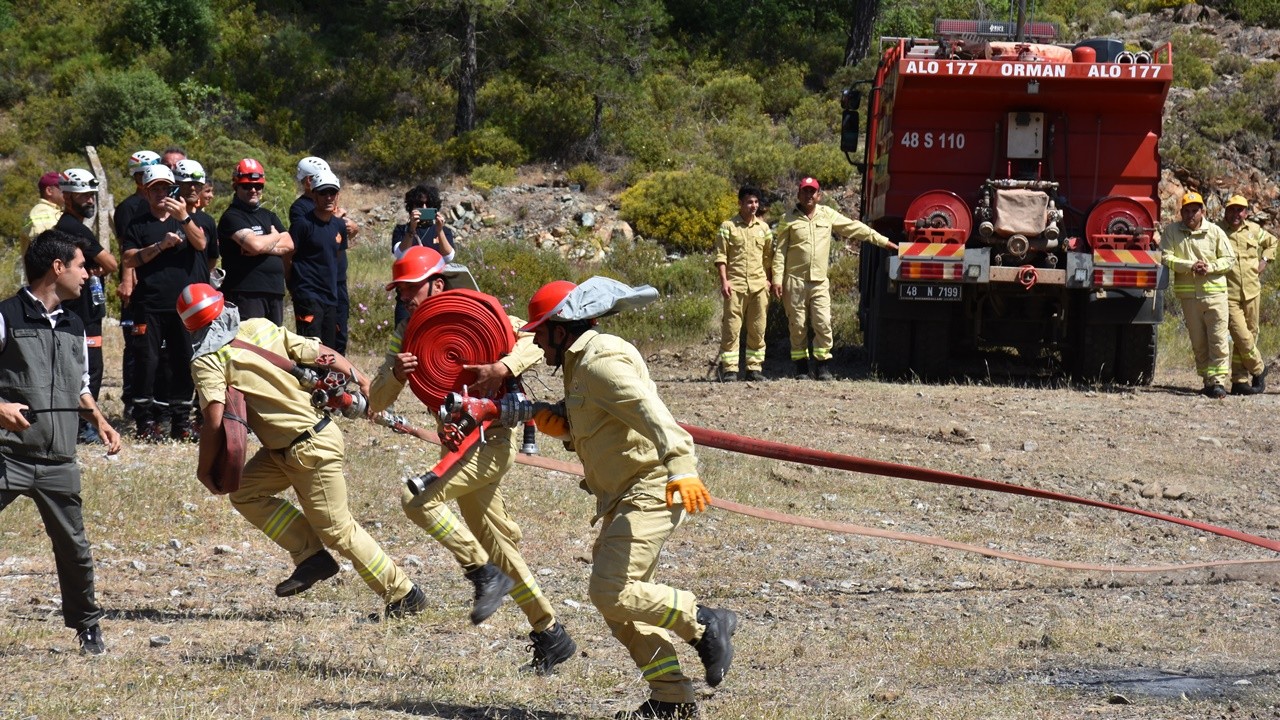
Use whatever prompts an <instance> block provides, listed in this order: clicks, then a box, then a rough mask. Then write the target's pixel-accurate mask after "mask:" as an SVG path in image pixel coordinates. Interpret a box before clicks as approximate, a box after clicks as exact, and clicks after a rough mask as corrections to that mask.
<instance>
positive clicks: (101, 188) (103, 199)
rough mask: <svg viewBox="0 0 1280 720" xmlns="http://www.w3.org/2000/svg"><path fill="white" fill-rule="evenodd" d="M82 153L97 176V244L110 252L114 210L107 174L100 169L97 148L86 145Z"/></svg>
mask: <svg viewBox="0 0 1280 720" xmlns="http://www.w3.org/2000/svg"><path fill="white" fill-rule="evenodd" d="M84 154H85V155H87V156H88V157H89V164H90V165H91V166H92V167H93V176H94V177H96V178H98V214H97V215H95V216H94V220H93V225H94V234H96V235H97V236H98V244H99V245H101V246H102V247H103V249H104V250H106V251H107V252H111V215H112V214H113V213H114V212H115V206H116V205H115V202H113V199H112V197H111V191H110V189H109V188H108V187H107V174H106V173H105V172H104V171H103V170H102V161H101V160H99V159H98V149H97V148H95V147H94V146H92V145H86V146H85V148H84Z"/></svg>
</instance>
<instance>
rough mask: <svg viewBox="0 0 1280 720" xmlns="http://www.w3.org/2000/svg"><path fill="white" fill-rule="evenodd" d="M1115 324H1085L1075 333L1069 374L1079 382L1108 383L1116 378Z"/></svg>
mask: <svg viewBox="0 0 1280 720" xmlns="http://www.w3.org/2000/svg"><path fill="white" fill-rule="evenodd" d="M1116 334H1117V328H1116V326H1115V325H1085V326H1083V327H1081V328H1079V330H1078V332H1077V333H1076V341H1075V343H1074V345H1075V346H1074V347H1073V348H1072V351H1071V356H1072V362H1071V363H1070V365H1069V367H1070V368H1071V374H1072V376H1073V377H1075V379H1076V380H1079V381H1081V382H1099V383H1109V382H1114V381H1115V379H1116Z"/></svg>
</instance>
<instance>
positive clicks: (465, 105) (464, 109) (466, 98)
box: [453, 3, 477, 135]
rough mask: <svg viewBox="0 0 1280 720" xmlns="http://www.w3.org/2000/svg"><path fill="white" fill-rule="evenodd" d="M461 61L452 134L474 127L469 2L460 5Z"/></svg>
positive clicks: (473, 23)
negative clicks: (461, 23)
mask: <svg viewBox="0 0 1280 720" xmlns="http://www.w3.org/2000/svg"><path fill="white" fill-rule="evenodd" d="M462 16H463V17H462V22H463V25H464V27H463V29H462V62H461V64H460V66H459V67H458V110H457V113H455V115H454V119H453V134H454V135H461V134H462V133H465V132H469V131H471V130H475V129H476V72H477V70H476V11H475V8H474V7H472V5H471V3H463V6H462Z"/></svg>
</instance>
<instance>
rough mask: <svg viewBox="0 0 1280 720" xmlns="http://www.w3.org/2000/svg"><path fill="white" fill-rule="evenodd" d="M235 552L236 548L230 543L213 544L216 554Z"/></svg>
mask: <svg viewBox="0 0 1280 720" xmlns="http://www.w3.org/2000/svg"><path fill="white" fill-rule="evenodd" d="M233 553H235V548H233V547H231V546H230V545H214V546H213V554H214V555H231V554H233Z"/></svg>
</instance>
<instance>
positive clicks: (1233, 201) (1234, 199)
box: [1226, 195, 1249, 208]
mask: <svg viewBox="0 0 1280 720" xmlns="http://www.w3.org/2000/svg"><path fill="white" fill-rule="evenodd" d="M1232 205H1239V206H1240V207H1243V208H1247V207H1249V201H1248V200H1245V199H1244V196H1243V195H1232V196H1231V197H1230V198H1227V204H1226V207H1231V206H1232Z"/></svg>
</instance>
